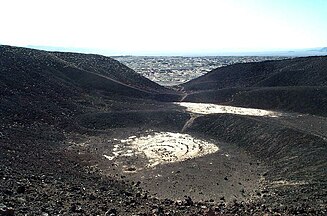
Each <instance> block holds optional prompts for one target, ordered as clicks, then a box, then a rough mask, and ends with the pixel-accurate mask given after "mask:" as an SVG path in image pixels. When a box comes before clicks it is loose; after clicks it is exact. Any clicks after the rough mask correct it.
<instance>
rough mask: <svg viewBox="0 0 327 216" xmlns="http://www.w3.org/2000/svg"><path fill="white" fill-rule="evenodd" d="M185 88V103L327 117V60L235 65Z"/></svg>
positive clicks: (310, 59) (193, 82)
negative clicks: (232, 106) (221, 105)
mask: <svg viewBox="0 0 327 216" xmlns="http://www.w3.org/2000/svg"><path fill="white" fill-rule="evenodd" d="M182 87H183V88H184V90H186V92H187V95H186V96H185V98H184V101H192V102H207V103H209V102H210V103H224V104H228V105H235V106H244V107H255V108H263V109H274V110H284V111H292V112H302V113H311V114H317V115H327V110H326V108H325V107H327V99H326V98H327V97H326V96H327V57H307V58H295V59H287V60H280V61H266V62H257V63H246V64H235V65H231V66H227V67H223V68H218V69H215V70H213V71H211V72H209V73H208V74H206V75H203V76H201V77H199V78H197V79H194V80H192V81H190V82H188V83H185V84H183V85H182Z"/></svg>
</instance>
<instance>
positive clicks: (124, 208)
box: [0, 46, 327, 215]
mask: <svg viewBox="0 0 327 216" xmlns="http://www.w3.org/2000/svg"><path fill="white" fill-rule="evenodd" d="M325 68H326V67H325V58H324V57H316V58H303V59H292V60H284V61H279V62H264V63H260V64H259V63H258V64H253V63H251V64H238V65H235V66H230V67H229V68H227V67H226V68H223V69H217V70H216V71H214V72H211V73H210V74H209V75H207V76H204V77H202V78H199V79H197V80H195V81H194V82H190V83H188V84H185V85H184V88H185V90H187V91H191V90H192V91H197V90H208V91H212V92H202V93H200V92H193V93H194V94H193V95H192V94H191V93H192V92H188V93H189V96H188V97H186V100H188V99H192V97H194V98H193V99H192V100H194V101H201V100H203V101H206V100H208V101H213V102H217V101H218V100H222V101H224V102H226V103H230V104H233V103H235V104H240V105H242V104H245V105H248V106H257V107H260V106H264V105H265V106H266V107H272V105H271V104H268V101H270V100H271V101H273V103H274V104H275V103H279V102H280V103H279V104H280V105H278V106H276V107H274V108H276V109H279V108H280V109H284V108H285V107H286V108H287V109H289V110H298V111H307V112H312V113H318V114H321V115H323V114H324V113H325V111H326V110H325V109H321V112H320V113H319V112H318V108H317V106H318V105H319V106H321V107H323V106H325V102H326V100H325V98H326V95H325V84H326V76H325V75H326V73H325V71H326V70H325ZM302 69H304V71H303V70H302ZM279 72H280V73H279ZM218 80H222V81H218ZM300 85H301V86H303V87H299V86H300ZM289 86H292V88H294V89H292V88H291V87H289ZM262 87H264V88H262ZM222 88H223V90H221V89H222ZM228 88H232V89H228ZM293 90H294V91H293ZM258 92H259V93H258ZM294 92H295V93H294ZM216 93H217V95H218V96H219V97H218V96H217V95H216V96H217V97H216V96H215V94H216ZM263 93H264V95H266V96H267V97H266V98H265V99H262V100H261V101H259V99H258V98H260V97H261V96H262V94H263ZM276 95H277V96H276ZM282 95H286V98H282ZM220 96H222V97H220ZM253 96H255V97H253ZM302 96H305V97H304V99H307V98H309V97H312V100H307V104H303V106H302V107H300V106H296V103H295V102H297V101H299V100H300V99H301V97H302ZM215 97H216V98H215ZM291 97H292V98H294V100H293V102H292V100H290V103H286V102H285V101H286V100H287V99H288V98H291ZM180 98H181V93H178V92H175V91H173V90H170V89H166V88H164V87H161V86H159V85H157V84H156V83H153V82H151V81H149V80H147V79H145V78H144V77H142V76H140V75H138V74H136V73H135V72H134V71H132V70H131V69H129V68H127V67H125V66H124V65H122V64H120V63H119V62H117V61H115V60H112V59H111V58H108V57H104V56H99V55H85V54H77V53H58V52H46V51H38V50H32V49H25V48H17V47H9V46H0V215H133V214H139V215H236V214H238V215H264V214H268V215H274V214H275V215H279V214H284V215H291V214H303V215H310V214H311V215H325V214H326V179H327V176H326V173H327V172H326V158H327V155H326V152H327V151H326V139H325V130H324V127H323V126H322V127H320V128H319V130H318V131H320V132H319V133H316V132H317V129H316V128H315V127H314V126H313V127H310V130H301V128H300V129H299V127H294V124H296V125H301V124H302V125H304V124H305V126H306V128H309V127H308V126H307V125H310V124H311V123H312V125H317V124H318V125H319V124H320V123H321V122H325V121H324V120H321V119H318V118H315V119H316V121H313V120H312V119H313V118H311V117H310V116H307V119H306V121H305V122H304V123H303V122H302V123H301V124H300V123H299V122H298V121H295V120H294V119H293V120H294V122H292V121H291V120H289V121H288V122H282V121H283V120H278V121H277V120H276V121H274V122H273V121H271V120H267V119H265V118H256V117H239V116H234V115H210V116H206V117H198V118H196V119H195V120H194V123H193V125H192V126H191V127H189V128H188V132H190V133H193V134H198V135H199V136H202V137H203V136H206V137H210V138H212V139H215V140H217V141H224V142H226V143H227V144H226V145H225V146H228V145H229V144H231V143H233V144H236V145H237V146H238V147H240V148H242V149H244V151H245V152H246V153H247V154H251V155H252V156H253V158H255V159H257V161H260V164H263V166H267V168H268V169H269V172H266V174H264V173H265V172H258V171H256V170H254V171H255V172H252V170H250V169H252V168H253V167H254V166H255V165H254V164H256V163H255V162H253V164H252V165H251V166H250V167H251V168H249V170H250V171H249V172H252V173H253V175H258V178H263V179H265V181H266V182H265V184H264V187H262V188H258V190H257V195H258V196H254V197H251V194H250V195H248V193H249V192H248V188H247V187H246V181H247V180H248V178H245V179H237V177H238V176H237V175H236V174H235V175H234V174H233V175H229V174H227V177H226V180H224V176H225V174H224V175H220V176H219V175H218V176H217V178H216V179H213V182H214V186H215V187H216V186H217V187H219V189H222V190H224V188H223V187H225V186H226V187H227V186H228V187H233V188H236V187H238V188H236V189H235V190H236V191H237V192H238V193H239V194H241V195H242V196H243V195H244V194H246V196H248V197H249V199H248V202H240V201H237V200H236V199H235V201H234V202H229V200H228V198H227V194H221V195H219V196H218V197H217V199H215V200H218V202H217V203H215V202H214V201H213V200H212V199H208V200H209V201H206V202H196V201H195V198H194V197H192V196H187V197H186V199H185V200H183V199H182V201H175V200H173V199H171V198H169V197H168V198H167V199H162V200H160V199H158V198H155V196H154V195H153V194H150V193H149V192H148V191H144V190H143V189H142V188H140V187H141V186H143V184H144V183H143V182H137V181H135V182H137V183H136V184H135V183H131V182H130V181H129V179H128V178H127V177H126V176H127V175H128V174H124V176H122V175H116V173H115V172H112V173H109V174H108V175H104V173H103V170H101V169H100V168H101V167H100V165H101V164H105V165H107V166H109V165H108V163H109V162H108V161H107V160H104V159H103V157H102V153H103V152H101V154H99V152H98V150H97V149H96V147H95V146H97V145H96V144H97V143H87V144H86V143H85V142H82V138H86V139H91V138H97V139H98V140H101V139H102V140H103V139H105V138H107V137H110V136H111V134H112V133H114V132H116V133H118V134H119V133H120V135H125V134H123V133H125V132H126V131H127V132H131V133H132V132H133V131H132V129H131V127H134V128H137V129H138V130H139V131H140V130H141V129H148V128H149V127H151V128H152V127H155V128H160V129H165V130H172V131H180V130H181V128H182V127H183V125H184V124H185V122H186V121H187V120H188V119H189V117H190V115H189V114H188V113H186V112H185V110H183V109H181V108H179V107H178V106H176V105H174V104H169V103H163V102H160V101H175V100H178V99H180ZM219 98H221V99H219ZM232 99H233V100H232ZM304 99H303V100H304ZM264 100H265V102H262V101H264ZM284 102H285V103H284ZM287 106H289V107H287ZM286 108H285V109H286ZM317 119H318V120H317ZM307 122H309V123H310V124H309V123H307ZM281 123H283V124H281ZM122 128H124V129H125V130H121V129H122ZM120 130H121V131H120ZM135 131H137V130H135ZM97 139H95V140H96V141H97ZM106 144H107V145H110V144H111V143H110V142H109V141H108V140H106ZM87 145H89V146H87ZM100 156H101V157H100ZM216 156H217V157H220V155H219V154H217V155H216ZM233 159H235V158H233ZM201 160H203V161H205V160H206V158H205V157H203V158H201ZM251 161H252V160H251ZM253 161H256V160H253ZM205 162H206V161H205ZM249 162H250V161H249ZM187 163H189V164H190V163H193V159H192V160H188V161H187ZM246 164H247V166H249V165H248V164H249V163H246ZM129 165H130V166H128V168H127V171H130V172H131V173H133V172H134V171H137V170H135V169H134V168H133V167H134V166H133V164H132V163H131V164H129ZM180 165H181V167H179V168H178V170H180V171H178V172H176V175H175V174H174V178H175V177H178V176H181V175H183V171H184V170H183V167H182V166H183V163H180ZM194 165H196V163H194ZM224 165H226V164H224ZM258 165H259V164H258ZM210 166H214V165H210ZM110 167H112V168H117V166H116V165H115V164H114V163H112V164H110ZM192 167H193V166H192ZM206 168H207V167H202V168H201V169H206ZM218 168H219V169H220V167H218ZM158 169H160V167H159V168H158ZM246 169H248V168H247V167H246ZM193 172H194V171H193ZM208 172H211V170H208ZM237 172H238V170H236V171H235V173H237ZM252 173H251V174H252ZM261 173H262V174H261ZM217 174H219V173H218V172H217ZM202 177H205V176H201V178H202ZM220 180H221V181H220ZM141 181H142V180H141ZM217 181H219V183H220V185H223V186H220V185H219V184H217V183H216V182H217ZM240 181H242V183H241V184H237V182H240ZM231 182H233V183H234V185H232V186H231V184H232V183H231ZM235 182H236V183H235ZM162 185H163V184H162ZM158 186H159V184H158ZM158 186H156V189H157V190H165V188H158ZM197 193H203V192H202V191H197ZM254 193H255V192H254ZM183 195H184V194H183ZM222 195H223V196H222ZM219 198H220V199H219ZM242 199H243V198H242Z"/></svg>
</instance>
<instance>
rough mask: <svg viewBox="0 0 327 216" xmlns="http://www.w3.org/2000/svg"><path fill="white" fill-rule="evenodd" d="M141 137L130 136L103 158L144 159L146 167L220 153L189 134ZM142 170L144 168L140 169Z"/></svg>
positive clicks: (211, 145)
mask: <svg viewBox="0 0 327 216" xmlns="http://www.w3.org/2000/svg"><path fill="white" fill-rule="evenodd" d="M146 134H147V135H143V136H140V137H136V136H130V137H128V138H127V139H123V140H120V142H121V144H115V145H114V148H113V149H112V154H111V155H107V154H104V155H103V156H104V157H105V158H107V159H109V160H114V159H115V158H117V157H130V156H131V157H132V156H134V157H135V156H138V157H142V158H143V159H145V161H147V163H146V164H144V166H145V167H154V166H156V165H159V164H166V163H174V162H181V161H185V160H188V159H191V158H195V157H201V156H204V155H207V154H211V153H214V152H216V151H218V149H219V148H218V147H217V146H216V145H215V144H213V143H210V142H208V141H206V140H201V139H196V138H194V137H192V136H191V135H189V134H183V133H174V132H152V131H147V132H146ZM138 169H142V168H138Z"/></svg>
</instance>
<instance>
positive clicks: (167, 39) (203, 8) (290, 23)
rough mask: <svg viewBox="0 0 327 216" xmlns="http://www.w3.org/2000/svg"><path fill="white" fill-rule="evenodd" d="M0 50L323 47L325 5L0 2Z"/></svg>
mask: <svg viewBox="0 0 327 216" xmlns="http://www.w3.org/2000/svg"><path fill="white" fill-rule="evenodd" d="M0 7H1V13H0V24H1V26H0V29H1V31H0V44H8V45H16V46H27V45H37V46H54V47H69V48H87V49H91V50H92V49H101V50H107V51H109V52H111V53H112V54H134V55H137V54H158V53H172V54H176V53H201V52H202V53H203V52H204V53H205V52H221V51H261V50H276V49H296V48H312V47H322V46H327V0H89V1H84V0H76V1H75V0H52V1H50V0H28V1H27V0H1V1H0Z"/></svg>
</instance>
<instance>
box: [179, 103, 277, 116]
mask: <svg viewBox="0 0 327 216" xmlns="http://www.w3.org/2000/svg"><path fill="white" fill-rule="evenodd" d="M175 104H177V105H180V106H182V107H185V108H186V111H188V112H191V113H196V114H202V115H207V114H215V113H229V114H235V115H250V116H267V117H279V116H283V114H282V113H280V112H275V111H269V110H263V109H253V108H243V107H233V106H224V105H217V104H208V103H191V102H175Z"/></svg>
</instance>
